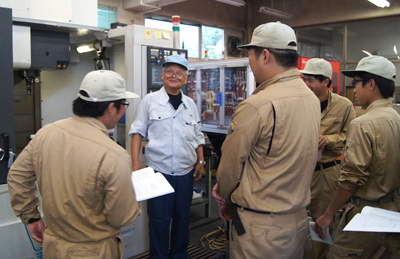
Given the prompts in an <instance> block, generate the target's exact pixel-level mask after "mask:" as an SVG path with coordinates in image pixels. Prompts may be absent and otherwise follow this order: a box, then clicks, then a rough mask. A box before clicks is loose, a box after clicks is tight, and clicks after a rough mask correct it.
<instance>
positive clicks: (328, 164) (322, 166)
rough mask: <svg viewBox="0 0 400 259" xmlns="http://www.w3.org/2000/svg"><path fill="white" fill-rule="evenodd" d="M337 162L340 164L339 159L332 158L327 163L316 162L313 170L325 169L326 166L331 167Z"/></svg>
mask: <svg viewBox="0 0 400 259" xmlns="http://www.w3.org/2000/svg"><path fill="white" fill-rule="evenodd" d="M338 164H340V161H337V160H333V161H331V162H328V163H317V165H316V166H315V171H319V170H322V169H326V168H329V167H332V166H335V165H338Z"/></svg>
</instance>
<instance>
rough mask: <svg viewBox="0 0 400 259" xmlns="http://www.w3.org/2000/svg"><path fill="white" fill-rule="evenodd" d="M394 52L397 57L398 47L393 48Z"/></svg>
mask: <svg viewBox="0 0 400 259" xmlns="http://www.w3.org/2000/svg"><path fill="white" fill-rule="evenodd" d="M393 51H394V53H395V54H396V55H397V47H396V45H394V46H393Z"/></svg>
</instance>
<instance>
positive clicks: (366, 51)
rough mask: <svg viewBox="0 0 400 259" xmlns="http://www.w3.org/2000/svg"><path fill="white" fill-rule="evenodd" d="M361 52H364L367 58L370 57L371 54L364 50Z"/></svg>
mask: <svg viewBox="0 0 400 259" xmlns="http://www.w3.org/2000/svg"><path fill="white" fill-rule="evenodd" d="M362 52H364V53H365V54H367V55H368V56H372V54H371V53H369V52H368V51H366V50H362Z"/></svg>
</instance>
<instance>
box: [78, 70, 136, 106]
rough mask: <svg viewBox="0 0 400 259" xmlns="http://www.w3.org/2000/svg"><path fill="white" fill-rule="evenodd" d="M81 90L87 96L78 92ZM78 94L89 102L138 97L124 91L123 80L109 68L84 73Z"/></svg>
mask: <svg viewBox="0 0 400 259" xmlns="http://www.w3.org/2000/svg"><path fill="white" fill-rule="evenodd" d="M81 90H83V91H85V92H86V93H87V94H88V95H89V97H86V96H83V95H82V94H80V91H81ZM78 96H79V98H81V99H83V100H85V101H89V102H107V101H116V100H121V99H130V98H138V97H139V95H137V94H135V93H132V92H128V91H126V84H125V80H124V79H123V78H122V77H121V75H120V74H118V73H116V72H114V71H110V70H96V71H92V72H89V73H88V74H86V76H85V77H84V78H83V81H82V83H81V87H80V88H79V94H78Z"/></svg>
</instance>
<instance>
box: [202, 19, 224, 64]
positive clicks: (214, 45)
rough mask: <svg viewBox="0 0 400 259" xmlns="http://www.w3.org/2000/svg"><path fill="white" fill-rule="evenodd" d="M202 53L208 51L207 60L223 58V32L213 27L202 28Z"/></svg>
mask: <svg viewBox="0 0 400 259" xmlns="http://www.w3.org/2000/svg"><path fill="white" fill-rule="evenodd" d="M202 40H203V43H202V46H203V52H204V53H205V51H206V50H207V51H208V58H209V59H222V58H223V57H224V54H223V51H224V30H223V29H219V28H215V27H208V26H203V27H202ZM204 53H203V54H202V56H203V57H204Z"/></svg>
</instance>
